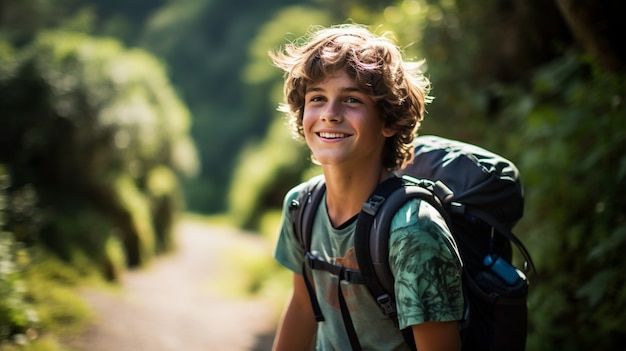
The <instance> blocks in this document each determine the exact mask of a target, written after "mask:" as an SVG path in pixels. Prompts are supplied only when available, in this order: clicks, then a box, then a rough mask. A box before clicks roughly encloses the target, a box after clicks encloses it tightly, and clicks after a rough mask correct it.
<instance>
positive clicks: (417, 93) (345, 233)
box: [270, 25, 463, 351]
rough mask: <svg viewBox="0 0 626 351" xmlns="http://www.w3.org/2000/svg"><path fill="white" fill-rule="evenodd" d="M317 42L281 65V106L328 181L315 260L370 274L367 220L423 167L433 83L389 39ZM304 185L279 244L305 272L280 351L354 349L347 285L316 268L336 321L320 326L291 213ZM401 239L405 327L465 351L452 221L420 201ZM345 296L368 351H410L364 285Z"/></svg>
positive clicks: (396, 259) (396, 256) (395, 267)
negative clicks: (367, 213)
mask: <svg viewBox="0 0 626 351" xmlns="http://www.w3.org/2000/svg"><path fill="white" fill-rule="evenodd" d="M308 39H309V40H308V41H306V42H304V43H303V44H301V45H299V44H298V43H292V44H289V45H287V46H285V48H284V50H283V51H281V52H275V53H270V56H271V58H272V60H273V61H274V64H275V65H276V66H278V67H280V68H281V69H283V70H284V71H285V91H284V93H285V98H286V103H285V104H284V105H282V106H281V109H282V110H283V111H285V112H287V114H288V115H289V117H290V123H291V126H292V129H293V130H294V132H295V133H296V134H298V135H300V136H302V137H304V140H305V141H306V143H307V146H308V147H309V149H310V150H311V153H312V157H313V159H314V161H315V162H316V163H319V164H320V165H321V167H322V170H323V173H324V178H325V182H326V193H325V197H324V199H323V201H322V202H321V205H320V207H319V208H318V209H317V213H316V216H315V220H314V225H313V235H312V243H311V253H312V254H313V255H315V256H316V257H317V258H319V259H322V260H324V261H326V262H329V263H332V264H335V265H341V266H343V267H346V268H350V269H355V270H358V265H357V262H356V258H355V256H354V244H353V235H354V229H355V223H356V218H357V215H358V213H359V212H360V210H361V206H362V205H363V203H364V202H365V201H366V200H367V199H368V197H369V196H370V194H371V193H372V192H373V190H374V188H375V187H376V186H377V185H378V184H379V183H380V182H382V181H384V180H385V179H387V178H388V177H393V176H394V174H393V173H392V172H393V171H395V170H397V169H399V168H401V167H403V166H405V165H406V164H407V163H408V162H409V161H410V160H411V158H412V150H413V148H412V141H413V138H414V137H415V135H416V134H417V133H416V132H417V129H418V127H419V125H420V122H421V120H422V118H423V112H424V103H425V97H426V89H427V83H428V81H427V80H426V79H425V78H424V77H423V76H422V75H421V74H419V73H411V72H410V70H409V67H410V66H409V64H408V63H405V62H403V60H402V56H401V53H400V51H399V49H398V48H397V47H396V46H395V45H394V44H393V43H392V42H391V41H390V40H389V39H387V38H386V37H384V36H377V35H374V34H373V33H371V32H370V31H369V30H367V29H366V28H365V27H362V26H357V25H343V26H335V27H331V28H321V29H318V30H317V31H316V32H313V33H312V35H311V36H310V37H308ZM413 67H414V68H418V65H413ZM416 71H417V70H416ZM302 188H303V184H301V185H299V186H297V187H295V188H293V189H292V190H291V191H290V192H289V193H288V194H287V195H286V197H285V205H284V209H283V223H282V228H281V233H280V236H279V239H278V243H277V246H276V252H275V257H276V259H277V260H278V262H279V263H280V264H282V265H283V266H285V267H286V268H288V269H290V270H292V271H293V272H294V274H293V292H292V295H291V298H290V300H289V301H288V304H287V306H286V310H285V312H284V314H283V317H282V319H281V322H280V325H279V328H278V332H277V335H276V338H275V341H274V350H275V351H283V350H284V351H300V350H308V349H310V347H311V345H312V344H313V341H314V339H315V349H316V350H340V351H344V350H350V348H351V346H350V341H349V338H348V336H347V334H346V330H345V328H344V324H343V319H342V315H341V312H340V311H339V308H338V307H337V300H338V291H337V284H338V283H337V277H336V276H333V275H332V274H330V273H328V272H326V271H323V270H313V271H312V273H311V278H310V279H311V281H312V282H313V286H314V290H315V294H316V296H317V299H318V300H319V302H320V307H321V310H322V313H323V315H324V317H325V320H324V321H323V322H320V323H319V324H316V321H315V318H314V316H313V310H312V308H311V301H310V299H309V295H308V292H307V288H306V285H305V280H304V277H303V275H302V271H301V268H302V263H303V261H304V256H305V254H306V253H305V252H304V250H303V248H302V247H301V246H300V245H299V243H298V241H297V239H296V236H295V234H294V232H293V231H294V229H293V227H292V225H291V223H292V218H291V214H290V212H289V210H288V205H289V204H290V203H291V201H292V200H293V199H295V198H296V196H297V194H298V191H300V190H301V189H302ZM390 233H391V236H390V243H389V247H390V256H389V261H390V266H391V268H392V271H393V273H394V277H395V279H396V283H395V293H396V301H397V309H398V320H399V327H400V329H404V328H410V329H411V330H412V334H413V337H414V339H415V343H416V345H417V348H418V350H419V351H432V350H446V351H450V350H460V341H459V334H458V323H457V321H458V320H459V319H461V315H462V311H463V295H462V289H461V261H460V258H459V256H458V252H457V250H456V246H455V245H454V243H453V240H452V236H451V234H450V232H449V230H448V228H447V227H446V225H445V222H444V220H443V218H442V217H441V215H440V214H439V213H438V212H437V211H436V210H435V209H434V208H433V207H431V206H430V205H429V204H427V203H426V202H422V201H419V200H412V201H409V202H407V203H406V204H405V205H404V206H403V207H402V208H401V209H400V210H399V211H398V212H397V213H396V215H395V217H394V219H393V221H392V225H391V228H390ZM341 291H342V292H343V296H344V297H345V300H346V302H347V305H348V308H349V311H350V316H351V319H352V321H353V324H354V329H355V331H356V334H357V335H358V340H359V343H360V345H361V346H362V348H363V350H385V351H388V350H410V347H409V346H408V344H407V343H406V342H405V341H404V339H403V337H402V335H401V333H400V332H399V329H398V327H397V326H395V325H394V323H393V322H392V321H391V320H389V319H386V318H385V317H384V315H383V314H382V312H381V310H380V309H379V307H378V305H377V304H376V303H375V301H374V300H373V298H372V297H371V295H370V294H369V292H368V290H367V288H366V287H365V286H364V285H361V284H345V283H342V284H341Z"/></svg>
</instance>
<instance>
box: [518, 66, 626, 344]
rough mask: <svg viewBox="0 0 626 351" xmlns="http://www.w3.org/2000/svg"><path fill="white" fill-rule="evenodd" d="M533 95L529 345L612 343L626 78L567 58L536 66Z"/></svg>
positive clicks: (625, 189)
mask: <svg viewBox="0 0 626 351" xmlns="http://www.w3.org/2000/svg"><path fill="white" fill-rule="evenodd" d="M533 100H534V103H533V108H532V110H531V112H530V114H529V116H528V118H527V123H526V125H525V128H524V130H523V132H522V136H521V138H520V142H521V143H522V144H521V145H525V147H524V149H523V150H521V152H520V153H521V163H520V167H521V169H522V174H523V175H524V181H525V184H526V189H527V209H529V210H530V211H528V212H527V215H526V220H525V221H526V222H527V223H528V224H527V225H526V226H525V227H524V230H525V231H526V232H527V235H528V238H529V240H530V244H531V247H532V252H533V255H534V257H535V259H536V261H537V262H536V263H537V265H538V266H539V267H540V275H539V277H538V278H539V279H538V281H537V282H536V283H535V285H536V287H534V289H535V291H534V293H533V294H532V295H531V297H532V299H531V301H530V306H531V322H532V323H531V326H533V328H532V332H531V349H537V350H539V349H545V348H556V347H563V346H565V345H569V348H571V349H611V348H614V347H617V346H618V345H621V344H622V342H623V341H624V338H625V337H626V336H625V335H624V333H623V332H619V331H618V330H620V327H619V326H621V325H624V323H626V317H625V316H624V314H623V313H620V312H618V311H623V310H624V309H625V308H626V294H624V290H623V286H624V285H625V284H626V278H625V277H626V276H625V275H624V272H626V260H625V259H624V256H623V254H622V253H623V251H624V250H625V249H626V216H625V215H624V211H623V208H624V206H626V198H625V197H624V194H626V172H625V167H624V165H626V156H625V155H624V147H625V146H626V121H625V120H624V116H625V115H626V104H625V102H626V80H625V79H624V77H623V76H621V75H620V74H615V73H610V72H607V71H605V70H603V69H601V68H600V67H597V66H595V65H593V64H589V63H587V62H584V61H582V60H580V59H579V58H578V57H577V56H576V55H567V56H564V57H563V58H561V59H559V60H557V61H555V62H553V63H552V64H550V65H548V66H546V67H545V68H544V69H542V70H541V71H539V72H538V73H537V75H536V79H535V80H534V90H533ZM531 223H532V224H531ZM557 253H558V254H557ZM548 326H550V327H549V328H548ZM589 328H591V329H592V330H594V331H595V332H593V333H589V332H588V331H589V330H590V329H589Z"/></svg>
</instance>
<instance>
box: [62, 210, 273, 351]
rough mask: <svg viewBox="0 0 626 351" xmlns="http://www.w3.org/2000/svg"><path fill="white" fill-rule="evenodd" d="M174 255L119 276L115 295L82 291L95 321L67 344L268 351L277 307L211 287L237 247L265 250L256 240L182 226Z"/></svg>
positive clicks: (130, 349) (86, 349)
mask: <svg viewBox="0 0 626 351" xmlns="http://www.w3.org/2000/svg"><path fill="white" fill-rule="evenodd" d="M175 239H176V242H177V249H176V250H175V251H174V252H173V253H171V254H168V255H164V256H161V257H159V258H157V259H156V260H155V262H154V263H153V264H151V265H150V267H148V268H146V269H141V270H132V271H129V272H126V273H124V274H123V276H122V279H121V283H120V285H121V287H120V289H116V290H114V291H108V290H106V289H105V290H101V289H91V288H90V289H86V290H85V291H84V292H83V296H84V298H85V299H86V301H87V303H88V304H89V305H90V306H91V307H92V308H93V310H94V312H95V314H96V318H95V321H94V323H93V324H91V325H90V326H89V327H88V328H87V330H86V332H85V333H83V334H82V335H80V336H78V337H76V338H74V339H73V340H69V341H68V344H69V346H71V347H73V348H75V349H77V350H80V351H112V350H116V351H135V350H150V351H181V350H189V351H200V350H215V351H222V350H227V351H268V350H270V349H271V343H272V340H273V336H274V331H275V324H276V306H273V305H272V304H271V303H268V302H267V301H264V300H263V299H261V298H243V297H241V296H236V297H235V296H226V294H225V293H224V292H223V291H222V292H220V291H217V289H215V286H218V285H219V284H220V279H223V277H224V276H225V275H226V271H225V270H228V269H229V265H228V264H227V263H224V261H223V259H224V255H225V254H228V252H233V250H236V249H237V248H245V249H247V250H263V252H267V255H271V247H268V244H267V243H266V242H265V241H264V240H263V239H262V238H260V237H258V236H254V235H250V234H245V233H242V232H237V231H236V230H234V229H229V228H224V227H217V226H207V225H204V224H200V223H199V222H195V221H188V220H183V221H181V223H180V224H179V225H178V226H177V231H176V236H175Z"/></svg>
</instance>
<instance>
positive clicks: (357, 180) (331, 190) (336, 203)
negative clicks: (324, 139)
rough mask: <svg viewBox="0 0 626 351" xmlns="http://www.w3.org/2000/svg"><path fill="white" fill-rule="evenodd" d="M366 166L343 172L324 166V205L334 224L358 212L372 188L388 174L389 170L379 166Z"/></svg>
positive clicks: (342, 221)
mask: <svg viewBox="0 0 626 351" xmlns="http://www.w3.org/2000/svg"><path fill="white" fill-rule="evenodd" d="M368 168H369V169H362V170H358V171H354V170H352V171H350V172H343V171H341V170H337V169H335V168H330V167H329V168H327V167H324V177H325V179H326V207H327V208H328V215H329V216H330V220H331V222H332V224H333V225H334V226H339V225H341V224H342V223H344V222H346V221H347V220H349V219H350V218H352V217H354V216H355V215H356V214H358V213H359V212H360V211H361V207H362V206H363V203H364V202H365V201H367V199H368V197H369V196H370V194H371V193H372V192H373V191H374V188H376V186H377V185H378V184H379V183H380V182H382V181H383V180H385V179H387V178H388V177H389V175H390V172H389V171H387V170H386V169H384V168H382V167H380V166H379V167H368Z"/></svg>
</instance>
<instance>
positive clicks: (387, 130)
mask: <svg viewBox="0 0 626 351" xmlns="http://www.w3.org/2000/svg"><path fill="white" fill-rule="evenodd" d="M397 132H398V129H397V128H395V127H384V128H383V131H382V133H383V136H384V137H385V138H390V137H392V136H394V135H396V133H397Z"/></svg>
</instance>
